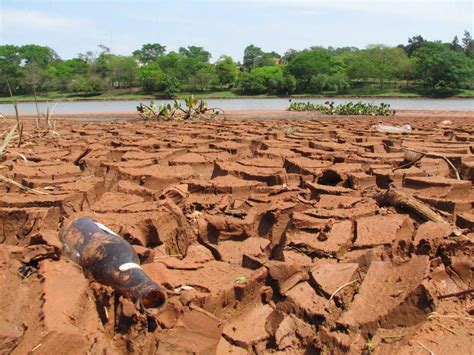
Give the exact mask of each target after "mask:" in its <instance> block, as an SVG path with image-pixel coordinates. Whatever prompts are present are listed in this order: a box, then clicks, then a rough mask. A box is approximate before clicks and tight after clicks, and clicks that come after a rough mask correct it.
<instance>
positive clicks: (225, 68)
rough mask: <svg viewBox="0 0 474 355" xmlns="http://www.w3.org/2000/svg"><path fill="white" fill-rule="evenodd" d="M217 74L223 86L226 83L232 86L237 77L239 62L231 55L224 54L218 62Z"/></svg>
mask: <svg viewBox="0 0 474 355" xmlns="http://www.w3.org/2000/svg"><path fill="white" fill-rule="evenodd" d="M216 74H217V77H218V81H219V85H220V86H221V88H222V86H225V85H230V86H231V85H232V84H233V83H234V82H235V80H236V79H237V74H238V70H237V64H236V63H235V62H234V61H233V60H232V58H231V57H229V56H226V55H223V56H221V57H220V58H219V60H218V61H217V63H216Z"/></svg>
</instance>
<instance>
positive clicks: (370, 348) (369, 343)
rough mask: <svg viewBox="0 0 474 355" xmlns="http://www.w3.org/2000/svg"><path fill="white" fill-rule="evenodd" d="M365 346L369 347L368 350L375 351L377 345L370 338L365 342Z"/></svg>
mask: <svg viewBox="0 0 474 355" xmlns="http://www.w3.org/2000/svg"><path fill="white" fill-rule="evenodd" d="M365 348H366V349H367V351H368V352H373V351H375V345H374V343H372V341H370V340H369V341H368V342H367V344H365Z"/></svg>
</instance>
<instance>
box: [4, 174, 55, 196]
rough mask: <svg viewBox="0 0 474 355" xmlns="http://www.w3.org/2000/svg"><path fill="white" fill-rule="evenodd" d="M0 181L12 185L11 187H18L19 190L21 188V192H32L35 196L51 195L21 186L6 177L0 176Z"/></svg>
mask: <svg viewBox="0 0 474 355" xmlns="http://www.w3.org/2000/svg"><path fill="white" fill-rule="evenodd" d="M0 181H3V182H6V183H10V184H12V185H15V186H18V187H19V188H21V189H23V190H27V191H31V192H34V193H35V194H39V195H51V194H49V193H47V192H43V191H39V190H36V189H32V188H31V187H28V186H25V185H22V184H20V183H18V182H16V181H15V180H12V179H9V178H7V177H6V176H3V175H0Z"/></svg>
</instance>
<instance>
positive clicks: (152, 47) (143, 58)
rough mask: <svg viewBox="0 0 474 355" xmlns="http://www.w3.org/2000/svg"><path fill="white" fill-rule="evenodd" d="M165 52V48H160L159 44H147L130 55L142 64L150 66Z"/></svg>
mask: <svg viewBox="0 0 474 355" xmlns="http://www.w3.org/2000/svg"><path fill="white" fill-rule="evenodd" d="M165 52H166V46H162V45H161V44H159V43H147V44H144V45H143V46H142V48H141V49H137V50H136V51H134V52H133V53H132V54H133V56H134V57H136V58H137V59H138V60H139V61H140V63H142V64H150V63H152V62H154V61H155V60H156V59H157V58H158V57H160V56H162V55H164V54H165Z"/></svg>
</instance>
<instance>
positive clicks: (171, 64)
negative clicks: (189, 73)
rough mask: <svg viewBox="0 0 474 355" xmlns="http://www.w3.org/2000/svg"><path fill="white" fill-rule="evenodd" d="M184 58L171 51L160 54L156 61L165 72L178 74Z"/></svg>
mask: <svg viewBox="0 0 474 355" xmlns="http://www.w3.org/2000/svg"><path fill="white" fill-rule="evenodd" d="M182 60H183V56H181V55H179V54H178V53H176V52H169V53H167V54H166V55H163V56H160V57H158V58H157V59H156V61H155V63H156V64H158V65H159V67H160V68H161V69H162V70H163V71H164V72H165V73H169V74H173V75H176V73H177V71H178V67H179V65H180V63H181V62H182Z"/></svg>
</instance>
